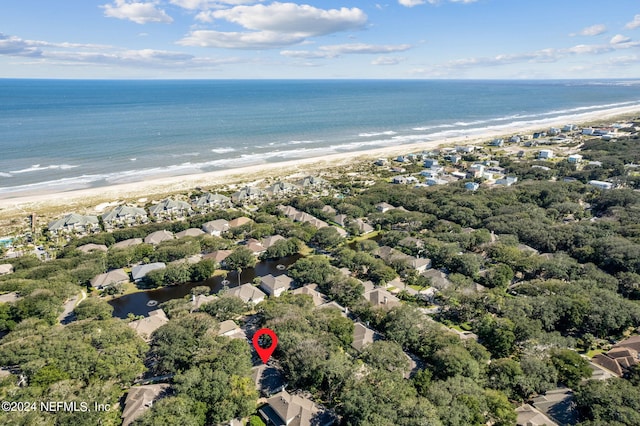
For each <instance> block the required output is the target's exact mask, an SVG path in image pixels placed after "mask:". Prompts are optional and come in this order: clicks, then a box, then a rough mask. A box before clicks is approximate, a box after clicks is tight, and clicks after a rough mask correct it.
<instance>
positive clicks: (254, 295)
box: [227, 284, 267, 305]
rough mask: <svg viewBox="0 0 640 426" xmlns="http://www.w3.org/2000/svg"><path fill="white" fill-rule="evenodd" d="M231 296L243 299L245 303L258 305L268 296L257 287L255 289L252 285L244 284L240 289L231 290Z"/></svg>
mask: <svg viewBox="0 0 640 426" xmlns="http://www.w3.org/2000/svg"><path fill="white" fill-rule="evenodd" d="M227 294H229V295H230V296H236V297H239V298H240V299H242V300H243V301H244V302H245V303H251V304H254V305H257V304H258V303H260V302H262V301H263V300H264V298H265V297H267V295H266V294H264V292H263V291H262V290H260V289H259V288H257V287H254V286H253V285H251V284H242V285H241V286H239V287H234V288H231V289H229V291H228V292H227Z"/></svg>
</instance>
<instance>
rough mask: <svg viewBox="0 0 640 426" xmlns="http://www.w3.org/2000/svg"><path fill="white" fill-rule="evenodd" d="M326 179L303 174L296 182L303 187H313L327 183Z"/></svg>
mask: <svg viewBox="0 0 640 426" xmlns="http://www.w3.org/2000/svg"><path fill="white" fill-rule="evenodd" d="M327 183H328V182H327V181H326V180H324V179H322V178H321V177H317V176H305V177H304V178H302V179H300V180H299V181H297V182H296V184H297V185H298V186H301V187H303V188H314V187H320V186H325V185H327Z"/></svg>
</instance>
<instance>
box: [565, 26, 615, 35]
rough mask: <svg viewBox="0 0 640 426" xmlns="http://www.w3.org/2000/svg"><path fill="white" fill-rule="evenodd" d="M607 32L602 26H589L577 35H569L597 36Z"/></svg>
mask: <svg viewBox="0 0 640 426" xmlns="http://www.w3.org/2000/svg"><path fill="white" fill-rule="evenodd" d="M606 31H607V27H606V26H605V25H603V24H596V25H591V26H590V27H586V28H583V29H582V30H580V32H578V33H577V34H575V33H574V34H570V35H571V36H576V35H581V36H597V35H600V34H602V33H605V32H606Z"/></svg>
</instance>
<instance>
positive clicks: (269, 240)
mask: <svg viewBox="0 0 640 426" xmlns="http://www.w3.org/2000/svg"><path fill="white" fill-rule="evenodd" d="M284 240H286V238H285V237H283V236H282V235H271V236H269V237H266V238H264V239H263V240H262V245H263V246H264V248H265V249H268V248H269V247H271V246H272V245H274V244H275V243H277V242H278V241H284Z"/></svg>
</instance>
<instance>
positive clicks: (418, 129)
mask: <svg viewBox="0 0 640 426" xmlns="http://www.w3.org/2000/svg"><path fill="white" fill-rule="evenodd" d="M447 127H455V125H454V124H438V125H435V126H423V127H414V128H413V129H412V130H415V131H417V132H423V131H425V130H432V129H443V128H447Z"/></svg>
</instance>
